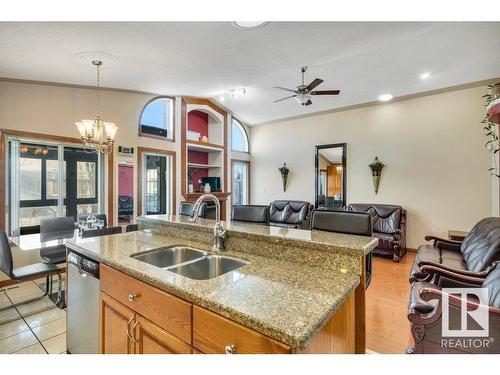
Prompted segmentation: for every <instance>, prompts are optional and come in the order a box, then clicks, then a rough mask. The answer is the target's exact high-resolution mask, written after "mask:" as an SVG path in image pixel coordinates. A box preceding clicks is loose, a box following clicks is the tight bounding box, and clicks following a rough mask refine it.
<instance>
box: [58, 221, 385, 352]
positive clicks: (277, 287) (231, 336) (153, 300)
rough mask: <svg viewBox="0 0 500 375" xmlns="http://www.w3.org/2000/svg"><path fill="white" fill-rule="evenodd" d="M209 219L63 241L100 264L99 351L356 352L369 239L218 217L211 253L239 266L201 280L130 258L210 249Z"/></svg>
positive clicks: (144, 224)
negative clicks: (220, 245) (220, 236)
mask: <svg viewBox="0 0 500 375" xmlns="http://www.w3.org/2000/svg"><path fill="white" fill-rule="evenodd" d="M213 225H214V222H213V221H212V220H204V219H201V220H199V222H197V223H193V222H191V221H190V220H189V218H186V217H180V216H163V215H158V216H148V217H144V218H140V227H141V230H139V231H137V232H129V233H124V234H119V235H111V236H105V237H94V238H78V239H75V240H73V241H70V242H69V243H68V244H67V246H68V248H69V250H70V251H73V252H76V253H78V254H80V255H83V256H85V257H88V258H90V259H92V260H95V261H98V262H100V264H101V286H100V290H101V301H100V304H101V306H100V315H101V316H100V325H101V327H100V351H101V352H102V353H108V352H114V351H115V350H114V349H116V348H121V349H123V350H121V351H125V352H134V353H138V352H140V353H143V352H144V353H145V352H156V351H157V350H156V349H159V348H160V347H167V350H166V352H181V353H188V352H194V353H198V352H203V353H218V352H220V353H224V352H226V353H234V352H236V353H252V352H253V353H300V352H305V353H310V352H314V353H316V352H324V353H330V352H333V353H354V352H364V285H365V280H364V277H365V276H364V267H365V266H364V259H365V256H366V255H367V254H368V253H369V252H371V250H372V249H373V248H375V247H376V245H377V240H376V239H374V238H370V237H362V236H352V235H344V234H337V233H328V232H321V231H304V230H297V229H288V228H276V227H268V226H260V225H252V224H242V223H236V222H229V223H223V226H224V229H225V230H226V231H227V234H228V236H227V239H226V240H225V248H226V249H225V251H224V252H223V253H219V254H222V255H224V256H228V257H231V258H236V259H240V260H243V261H245V264H244V265H243V266H242V267H240V268H237V269H235V270H233V271H230V272H227V273H224V274H222V275H220V276H218V277H215V278H211V279H208V280H196V279H192V278H189V277H185V276H183V275H181V274H178V273H175V272H172V270H169V269H165V268H160V267H157V266H154V265H152V264H149V263H146V262H143V261H141V260H139V259H136V258H134V257H131V255H132V256H136V255H138V254H140V253H147V252H152V251H155V250H156V249H159V248H166V247H172V246H179V245H182V246H187V247H191V248H194V249H200V250H203V251H206V252H207V254H208V255H210V254H213V252H212V236H213ZM68 288H69V290H70V291H71V284H70V285H69V286H68ZM361 299H363V300H362V301H361ZM360 320H362V321H360ZM136 331H137V333H136ZM117 332H120V333H123V335H122V336H123V340H121V342H119V343H118V344H117V345H118V346H116V345H115V343H113V342H112V341H113V340H117V338H116V336H117V335H118V334H117ZM162 335H163V336H162ZM165 338H168V339H165ZM141 340H142V341H141ZM360 340H362V344H361V343H360ZM118 341H120V340H118ZM140 342H142V344H140ZM120 345H121V346H120ZM361 345H362V349H360V347H361ZM106 348H107V349H106ZM148 348H149V349H148ZM118 351H120V349H118ZM158 351H160V350H158Z"/></svg>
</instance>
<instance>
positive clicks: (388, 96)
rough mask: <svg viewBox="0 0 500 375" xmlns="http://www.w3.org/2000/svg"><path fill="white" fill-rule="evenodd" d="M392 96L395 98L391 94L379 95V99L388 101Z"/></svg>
mask: <svg viewBox="0 0 500 375" xmlns="http://www.w3.org/2000/svg"><path fill="white" fill-rule="evenodd" d="M392 98H393V96H392V95H391V94H384V95H380V96H379V97H378V100H380V101H381V102H388V101H389V100H391V99H392Z"/></svg>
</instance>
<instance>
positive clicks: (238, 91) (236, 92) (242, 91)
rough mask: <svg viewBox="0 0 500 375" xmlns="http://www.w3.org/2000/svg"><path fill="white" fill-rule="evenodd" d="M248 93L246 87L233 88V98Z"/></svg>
mask: <svg viewBox="0 0 500 375" xmlns="http://www.w3.org/2000/svg"><path fill="white" fill-rule="evenodd" d="M246 93H247V90H246V89H235V90H231V98H239V97H242V96H243V95H245V94H246Z"/></svg>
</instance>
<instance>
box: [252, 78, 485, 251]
mask: <svg viewBox="0 0 500 375" xmlns="http://www.w3.org/2000/svg"><path fill="white" fill-rule="evenodd" d="M485 92H486V89H485V88H482V87H481V88H472V89H466V90H460V91H452V92H447V93H443V94H436V95H432V96H427V97H421V98H415V99H409V100H405V101H400V102H394V103H386V104H382V105H374V106H370V107H365V108H359V109H353V110H348V111H343V112H335V113H329V114H324V115H319V116H310V117H305V118H302V119H295V120H287V121H282V122H277V123H273V124H267V125H261V126H255V127H252V128H251V136H250V138H251V148H252V156H251V159H252V168H251V173H252V178H251V183H252V186H251V197H252V203H253V204H267V203H269V202H270V201H272V200H275V199H301V200H309V201H310V202H314V153H315V146H316V145H321V144H329V143H342V142H346V143H347V201H348V202H376V203H392V204H400V205H402V206H403V207H405V208H406V209H407V210H408V231H407V239H408V241H407V244H408V247H411V248H416V247H417V246H418V245H419V244H420V243H422V242H423V241H424V239H423V238H424V235H425V234H431V233H432V234H437V235H441V236H446V235H447V230H448V229H459V230H467V229H470V227H471V226H472V225H473V224H474V223H475V222H476V221H478V220H479V219H480V218H482V217H485V216H489V215H490V214H491V212H492V182H491V178H490V176H489V174H488V168H489V166H490V161H491V159H490V155H489V154H488V153H487V152H486V151H485V150H484V148H483V146H484V143H485V137H484V136H483V132H482V127H481V124H480V121H481V119H482V118H483V116H484V107H483V105H482V99H481V96H482V95H483V94H484V93H485ZM317 100H335V99H327V98H322V99H317ZM375 156H378V157H379V158H380V159H381V161H382V162H383V163H384V164H386V168H384V171H383V173H382V179H381V183H380V188H379V192H378V194H377V195H376V194H375V193H374V190H373V184H372V179H371V173H370V170H369V168H368V164H369V163H370V162H371V161H372V160H373V158H374V157H375ZM283 162H286V163H287V165H288V167H289V168H290V174H289V179H288V188H287V191H286V192H283V190H282V185H281V178H280V174H279V172H278V167H280V166H281V165H282V164H283Z"/></svg>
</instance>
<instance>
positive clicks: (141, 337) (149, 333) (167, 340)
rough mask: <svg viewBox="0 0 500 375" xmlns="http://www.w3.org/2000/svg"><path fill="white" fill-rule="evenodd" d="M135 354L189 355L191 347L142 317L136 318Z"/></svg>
mask: <svg viewBox="0 0 500 375" xmlns="http://www.w3.org/2000/svg"><path fill="white" fill-rule="evenodd" d="M135 324H136V326H135V329H134V335H135V340H136V345H135V353H136V354H191V353H192V350H191V346H189V345H188V344H186V343H185V342H184V341H182V340H180V339H178V338H177V337H175V336H172V335H171V334H170V333H168V332H167V331H165V330H164V329H161V328H160V327H158V326H157V325H156V324H154V323H152V322H150V321H149V320H147V319H146V318H144V317H142V316H140V315H139V316H138V317H137V318H136V323H135Z"/></svg>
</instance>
